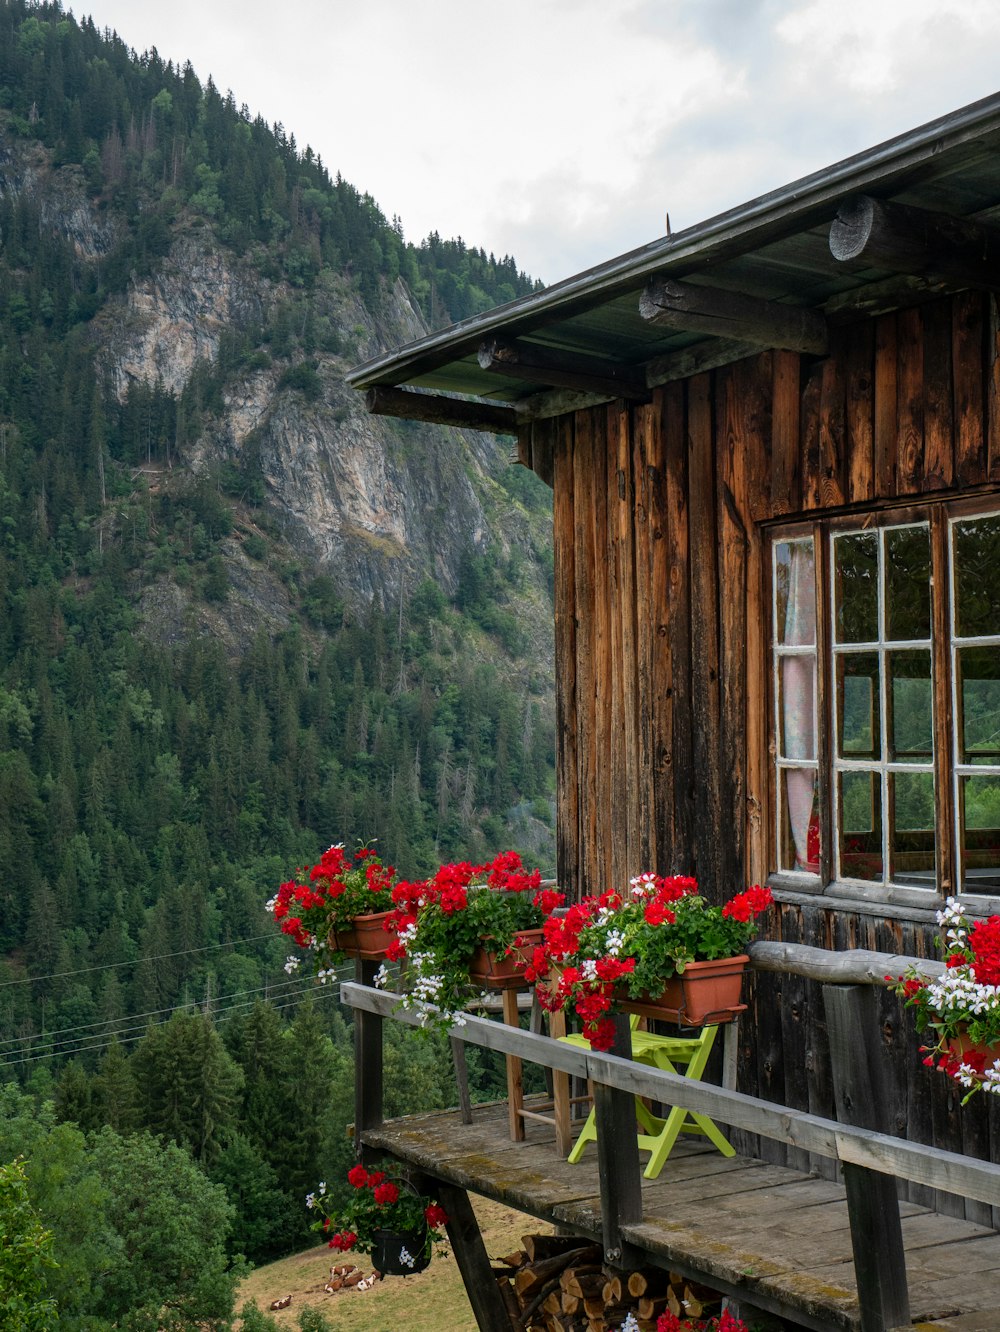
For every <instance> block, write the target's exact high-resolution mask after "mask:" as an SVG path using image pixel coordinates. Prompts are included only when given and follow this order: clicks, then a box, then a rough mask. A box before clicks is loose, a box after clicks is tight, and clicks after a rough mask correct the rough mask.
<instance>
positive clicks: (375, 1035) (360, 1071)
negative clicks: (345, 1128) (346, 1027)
mask: <svg viewBox="0 0 1000 1332" xmlns="http://www.w3.org/2000/svg"><path fill="white" fill-rule="evenodd" d="M378 969H379V963H378V962H366V961H365V960H364V959H362V958H358V960H357V961H356V962H355V964H354V974H355V977H356V979H357V982H358V984H359V985H374V984H375V973H376V972H377V971H378ZM383 1021H384V1019H383V1017H382V1014H381V1013H372V1012H365V1011H364V1009H358V1011H357V1012H356V1013H355V1014H354V1145H355V1148H356V1150H357V1153H358V1156H359V1157H363V1156H364V1146H363V1140H362V1133H363V1132H364V1130H365V1129H371V1128H378V1127H379V1125H380V1124H381V1123H382V1122H383V1119H384V1110H383V1096H382V1087H383V1073H382V1069H383V1064H382V1024H383Z"/></svg>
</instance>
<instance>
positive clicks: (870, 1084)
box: [823, 985, 910, 1332]
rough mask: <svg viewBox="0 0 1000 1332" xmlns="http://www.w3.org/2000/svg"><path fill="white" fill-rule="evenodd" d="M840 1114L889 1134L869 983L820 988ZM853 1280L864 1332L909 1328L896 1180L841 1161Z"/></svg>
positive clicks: (845, 1120) (849, 1121) (845, 1119)
mask: <svg viewBox="0 0 1000 1332" xmlns="http://www.w3.org/2000/svg"><path fill="white" fill-rule="evenodd" d="M823 1002H824V1005H825V1007H826V1020H827V1026H828V1028H829V1033H830V1059H831V1062H832V1065H833V1092H834V1100H835V1102H836V1106H837V1118H838V1120H840V1122H841V1123H844V1124H855V1125H857V1126H858V1127H859V1128H866V1129H873V1130H875V1131H876V1132H879V1133H891V1132H892V1129H891V1127H890V1126H889V1124H888V1123H887V1122H886V1120H887V1115H886V1113H885V1107H886V1106H887V1105H888V1097H887V1095H886V1088H885V1085H884V1079H883V1076H882V1062H881V1060H880V1059H879V1052H878V1050H877V1049H876V1047H875V1033H876V1032H877V1031H878V1016H877V1013H876V1010H875V996H874V994H873V992H872V988H871V986H870V985H824V986H823ZM843 1170H844V1184H845V1186H846V1188H847V1213H848V1217H849V1218H850V1223H851V1245H852V1247H853V1249H854V1271H855V1275H856V1276H857V1281H858V1304H859V1306H860V1309H861V1332H887V1329H889V1328H896V1327H908V1326H909V1324H910V1299H909V1293H908V1291H907V1288H906V1258H905V1256H904V1253H903V1232H902V1228H901V1226H900V1222H899V1201H898V1199H897V1196H896V1180H895V1178H894V1177H893V1176H892V1175H885V1174H882V1173H881V1172H879V1171H876V1170H868V1169H866V1168H865V1167H864V1166H857V1165H852V1164H851V1163H850V1162H847V1161H845V1162H844V1165H843Z"/></svg>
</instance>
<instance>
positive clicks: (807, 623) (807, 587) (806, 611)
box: [774, 538, 816, 647]
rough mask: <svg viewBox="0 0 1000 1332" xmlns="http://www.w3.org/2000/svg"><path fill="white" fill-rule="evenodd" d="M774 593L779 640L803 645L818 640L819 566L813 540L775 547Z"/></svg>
mask: <svg viewBox="0 0 1000 1332" xmlns="http://www.w3.org/2000/svg"><path fill="white" fill-rule="evenodd" d="M774 595H775V600H776V606H777V613H778V642H779V643H781V644H783V645H785V646H788V647H802V646H805V645H811V644H813V643H815V642H816V569H815V563H814V561H813V543H812V539H811V538H810V540H808V541H780V542H779V543H778V544H777V545H776V546H775V559H774Z"/></svg>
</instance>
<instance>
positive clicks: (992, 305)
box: [986, 292, 1000, 481]
mask: <svg viewBox="0 0 1000 1332" xmlns="http://www.w3.org/2000/svg"><path fill="white" fill-rule="evenodd" d="M988 299H989V305H988V307H987V309H988V323H987V332H986V382H987V385H988V396H987V414H986V415H987V429H986V480H987V481H1000V304H998V301H997V296H996V293H995V292H990V295H989V298H988Z"/></svg>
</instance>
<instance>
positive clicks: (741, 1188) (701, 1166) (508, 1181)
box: [363, 1105, 1000, 1332]
mask: <svg viewBox="0 0 1000 1332" xmlns="http://www.w3.org/2000/svg"><path fill="white" fill-rule="evenodd" d="M527 1135H528V1136H527V1141H525V1142H523V1143H514V1142H511V1141H510V1138H509V1137H508V1134H507V1113H506V1107H505V1106H502V1105H501V1106H480V1107H477V1108H476V1110H475V1112H474V1120H473V1123H472V1124H471V1125H465V1124H462V1122H461V1120H460V1117H459V1114H458V1112H457V1111H441V1112H437V1113H434V1114H429V1115H421V1116H413V1117H410V1118H407V1119H399V1120H393V1121H391V1122H390V1123H387V1124H385V1125H383V1126H382V1127H380V1128H378V1129H374V1130H368V1131H366V1132H365V1133H364V1135H363V1138H364V1141H365V1143H366V1144H367V1145H369V1146H371V1147H376V1148H378V1149H380V1150H382V1151H385V1152H388V1153H391V1154H392V1155H393V1156H395V1157H397V1158H399V1159H400V1160H402V1161H405V1162H409V1163H410V1164H412V1165H415V1166H417V1167H419V1168H420V1169H421V1170H424V1171H426V1172H427V1173H428V1174H430V1175H433V1176H436V1177H437V1178H440V1179H444V1180H447V1181H448V1182H450V1183H452V1184H456V1185H458V1186H459V1187H461V1188H464V1189H467V1190H469V1191H470V1192H471V1193H476V1194H480V1195H483V1196H485V1197H488V1198H494V1199H496V1200H498V1201H500V1202H503V1203H506V1204H507V1205H508V1206H510V1207H515V1208H517V1209H519V1210H521V1211H523V1212H526V1213H528V1214H529V1215H530V1216H533V1217H537V1218H538V1219H540V1220H542V1221H548V1222H552V1223H555V1224H557V1225H563V1226H567V1227H569V1228H570V1229H572V1230H574V1231H576V1232H578V1233H580V1234H583V1235H587V1236H590V1237H593V1238H598V1239H599V1238H600V1230H601V1223H600V1198H599V1196H598V1185H597V1163H596V1162H597V1153H596V1149H595V1148H594V1147H593V1146H591V1147H589V1148H588V1149H587V1155H586V1156H585V1158H584V1160H583V1161H581V1162H580V1164H579V1165H575V1166H571V1165H569V1164H567V1162H565V1161H564V1160H561V1159H560V1158H559V1157H558V1156H557V1155H556V1151H555V1145H554V1142H553V1139H552V1134H551V1132H550V1131H548V1130H547V1129H546V1128H545V1126H544V1125H539V1124H529V1127H528V1129H527ZM643 1204H644V1205H643V1220H642V1222H641V1223H640V1224H638V1225H636V1226H633V1227H630V1228H629V1230H628V1231H627V1236H628V1239H629V1241H630V1242H631V1243H633V1244H635V1245H636V1246H637V1247H639V1248H641V1249H643V1250H644V1251H645V1252H646V1253H647V1254H648V1255H649V1256H650V1258H651V1259H652V1260H653V1261H654V1262H658V1263H660V1264H661V1265H662V1266H665V1267H669V1268H671V1269H673V1270H676V1271H680V1272H683V1273H685V1274H686V1275H688V1276H692V1277H695V1278H701V1279H702V1280H704V1281H706V1282H708V1283H709V1284H711V1285H714V1286H715V1287H716V1288H717V1289H720V1290H722V1291H724V1292H726V1293H728V1294H730V1295H733V1296H735V1297H736V1298H742V1299H743V1300H746V1301H748V1302H751V1303H753V1304H755V1305H757V1306H758V1307H760V1308H763V1309H768V1310H770V1311H771V1312H773V1313H777V1314H783V1315H784V1316H785V1317H788V1318H792V1319H795V1320H796V1321H798V1322H799V1323H801V1325H803V1326H804V1327H807V1328H813V1329H816V1332H835V1330H836V1332H857V1329H859V1328H860V1312H859V1309H858V1300H857V1290H856V1286H855V1281H854V1267H853V1262H852V1257H851V1237H850V1231H849V1229H848V1220H847V1204H846V1201H845V1197H844V1190H843V1188H842V1187H841V1186H840V1185H839V1184H835V1183H831V1182H830V1181H829V1180H825V1179H820V1178H816V1177H813V1176H810V1175H805V1174H801V1173H800V1172H798V1171H795V1170H789V1169H785V1168H784V1167H780V1166H774V1165H767V1164H765V1163H763V1162H760V1161H752V1160H748V1159H747V1158H745V1157H739V1156H737V1157H733V1158H730V1159H726V1158H724V1157H722V1156H721V1155H719V1153H718V1152H716V1151H715V1150H714V1149H712V1148H711V1147H709V1146H702V1145H700V1144H697V1143H694V1142H693V1141H682V1142H680V1143H679V1144H678V1145H677V1147H676V1148H675V1150H674V1152H673V1153H672V1155H671V1157H670V1159H669V1160H668V1161H667V1164H666V1165H665V1167H664V1169H663V1171H662V1173H661V1175H660V1177H659V1179H658V1180H655V1181H644V1182H643ZM900 1208H901V1215H902V1228H903V1240H904V1244H905V1248H906V1258H907V1274H908V1281H909V1291H910V1303H911V1313H912V1317H913V1321H914V1323H915V1324H917V1326H918V1327H925V1326H927V1327H930V1328H933V1329H936V1332H1000V1234H998V1233H997V1232H996V1231H993V1230H989V1229H987V1228H985V1227H983V1226H977V1225H975V1224H973V1223H972V1222H968V1221H963V1220H958V1219H956V1218H954V1217H947V1216H939V1215H938V1214H937V1213H935V1212H930V1211H928V1210H926V1209H925V1208H921V1207H918V1206H916V1205H914V1204H911V1203H902V1204H900Z"/></svg>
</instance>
